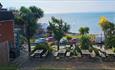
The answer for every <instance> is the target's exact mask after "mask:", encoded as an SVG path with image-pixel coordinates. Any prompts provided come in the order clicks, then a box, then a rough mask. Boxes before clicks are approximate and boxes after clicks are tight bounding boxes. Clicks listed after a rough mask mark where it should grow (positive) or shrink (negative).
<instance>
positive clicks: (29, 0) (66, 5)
mask: <svg viewBox="0 0 115 70" xmlns="http://www.w3.org/2000/svg"><path fill="white" fill-rule="evenodd" d="M0 2H1V3H2V4H3V7H4V8H16V9H19V8H20V7H21V6H26V7H29V6H37V7H40V8H42V9H43V10H44V12H45V13H72V12H115V0H63V1H62V0H1V1H0Z"/></svg>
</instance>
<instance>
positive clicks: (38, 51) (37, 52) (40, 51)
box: [33, 50, 43, 57]
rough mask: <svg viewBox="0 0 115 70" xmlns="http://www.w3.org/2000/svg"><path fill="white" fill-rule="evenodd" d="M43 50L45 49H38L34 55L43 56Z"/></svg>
mask: <svg viewBox="0 0 115 70" xmlns="http://www.w3.org/2000/svg"><path fill="white" fill-rule="evenodd" d="M42 52H43V50H36V51H35V52H34V53H33V56H34V57H41V56H42V55H41V53H42Z"/></svg>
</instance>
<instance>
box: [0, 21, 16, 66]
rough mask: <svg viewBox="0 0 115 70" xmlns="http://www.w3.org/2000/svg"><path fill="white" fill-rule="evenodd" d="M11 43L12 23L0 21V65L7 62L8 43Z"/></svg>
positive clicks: (12, 36)
mask: <svg viewBox="0 0 115 70" xmlns="http://www.w3.org/2000/svg"><path fill="white" fill-rule="evenodd" d="M13 41H14V33H13V21H12V20H4V21H0V64H7V63H8V62H9V42H13Z"/></svg>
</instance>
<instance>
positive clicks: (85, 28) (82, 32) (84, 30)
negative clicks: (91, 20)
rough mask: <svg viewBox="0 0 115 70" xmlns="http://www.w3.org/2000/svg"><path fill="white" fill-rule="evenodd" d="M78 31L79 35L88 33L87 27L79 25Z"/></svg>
mask: <svg viewBox="0 0 115 70" xmlns="http://www.w3.org/2000/svg"><path fill="white" fill-rule="evenodd" d="M79 32H80V34H81V35H84V34H87V33H89V28H88V27H81V28H80V29H79Z"/></svg>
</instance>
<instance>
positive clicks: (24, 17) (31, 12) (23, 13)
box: [15, 6, 43, 37]
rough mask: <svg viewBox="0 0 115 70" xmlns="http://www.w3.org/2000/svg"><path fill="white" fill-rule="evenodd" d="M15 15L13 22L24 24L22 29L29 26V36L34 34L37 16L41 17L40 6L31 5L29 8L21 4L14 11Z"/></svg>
mask: <svg viewBox="0 0 115 70" xmlns="http://www.w3.org/2000/svg"><path fill="white" fill-rule="evenodd" d="M16 13H17V14H16V15H15V24H17V25H21V26H24V25H25V27H24V29H25V30H27V31H26V32H28V28H27V27H30V28H29V32H30V34H29V35H30V37H32V36H33V35H34V33H35V32H36V29H37V21H38V19H39V18H41V17H43V11H42V9H40V8H37V7H35V6H31V7H29V8H26V7H24V6H22V7H21V8H20V10H19V11H17V12H16Z"/></svg>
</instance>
